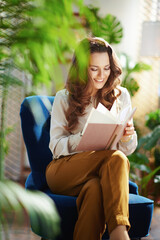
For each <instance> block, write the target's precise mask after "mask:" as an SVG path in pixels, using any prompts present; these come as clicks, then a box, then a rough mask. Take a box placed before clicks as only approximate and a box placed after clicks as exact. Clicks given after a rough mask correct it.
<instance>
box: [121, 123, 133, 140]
mask: <svg viewBox="0 0 160 240" xmlns="http://www.w3.org/2000/svg"><path fill="white" fill-rule="evenodd" d="M134 130H135V129H134V125H133V122H132V121H129V122H128V123H127V126H126V127H125V129H124V133H123V137H122V138H121V142H128V141H129V140H130V139H131V138H132V135H133V134H134Z"/></svg>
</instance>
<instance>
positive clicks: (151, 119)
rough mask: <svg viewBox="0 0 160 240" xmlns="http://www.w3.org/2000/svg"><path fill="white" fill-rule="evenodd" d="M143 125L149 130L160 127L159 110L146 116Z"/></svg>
mask: <svg viewBox="0 0 160 240" xmlns="http://www.w3.org/2000/svg"><path fill="white" fill-rule="evenodd" d="M145 125H146V126H147V127H148V128H149V129H151V130H153V129H154V128H155V127H156V126H158V125H160V109H157V110H156V111H153V112H150V113H148V114H146V123H145Z"/></svg>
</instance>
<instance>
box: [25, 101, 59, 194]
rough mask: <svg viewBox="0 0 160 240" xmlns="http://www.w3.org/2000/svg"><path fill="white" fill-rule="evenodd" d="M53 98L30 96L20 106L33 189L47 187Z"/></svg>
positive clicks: (50, 156) (50, 155)
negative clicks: (46, 175) (46, 172)
mask: <svg viewBox="0 0 160 240" xmlns="http://www.w3.org/2000/svg"><path fill="white" fill-rule="evenodd" d="M53 101H54V97H48V96H30V97H27V98H25V99H24V101H23V102H22V104H21V109H20V117H21V127H22V133H23V138H24V142H25V145H26V149H27V153H28V158H29V163H30V167H31V176H30V177H31V178H32V180H33V185H34V189H39V190H42V189H44V188H46V187H47V183H46V178H45V170H46V166H47V165H48V163H49V162H50V161H51V160H52V153H51V151H50V149H49V140H50V135H49V130H50V112H51V109H52V104H53Z"/></svg>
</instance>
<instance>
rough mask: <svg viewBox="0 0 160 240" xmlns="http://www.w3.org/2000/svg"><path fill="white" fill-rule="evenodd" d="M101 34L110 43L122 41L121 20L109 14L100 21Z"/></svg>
mask: <svg viewBox="0 0 160 240" xmlns="http://www.w3.org/2000/svg"><path fill="white" fill-rule="evenodd" d="M100 27H101V35H102V36H103V37H104V39H105V40H107V41H108V42H109V43H110V44H112V43H116V44H117V43H120V41H121V39H122V37H123V28H122V25H121V23H120V21H119V20H118V19H117V18H116V17H115V16H113V15H111V14H108V15H107V16H106V17H105V18H103V19H102V21H101V22H100Z"/></svg>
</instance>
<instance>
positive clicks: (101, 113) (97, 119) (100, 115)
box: [82, 103, 117, 135]
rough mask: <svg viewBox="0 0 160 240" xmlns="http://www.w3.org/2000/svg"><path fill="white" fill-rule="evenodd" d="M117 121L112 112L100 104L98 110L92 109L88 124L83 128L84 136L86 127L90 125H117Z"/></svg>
mask: <svg viewBox="0 0 160 240" xmlns="http://www.w3.org/2000/svg"><path fill="white" fill-rule="evenodd" d="M116 122H117V119H116V118H115V117H114V116H113V115H112V114H111V113H110V111H109V110H108V109H107V108H106V107H105V106H103V104H101V103H99V104H98V106H97V108H96V109H95V108H92V110H91V112H90V114H89V117H88V119H87V122H86V124H85V126H84V128H83V131H82V135H83V134H84V132H85V130H86V127H87V126H88V124H89V123H105V124H106V123H111V124H113V123H116Z"/></svg>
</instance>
